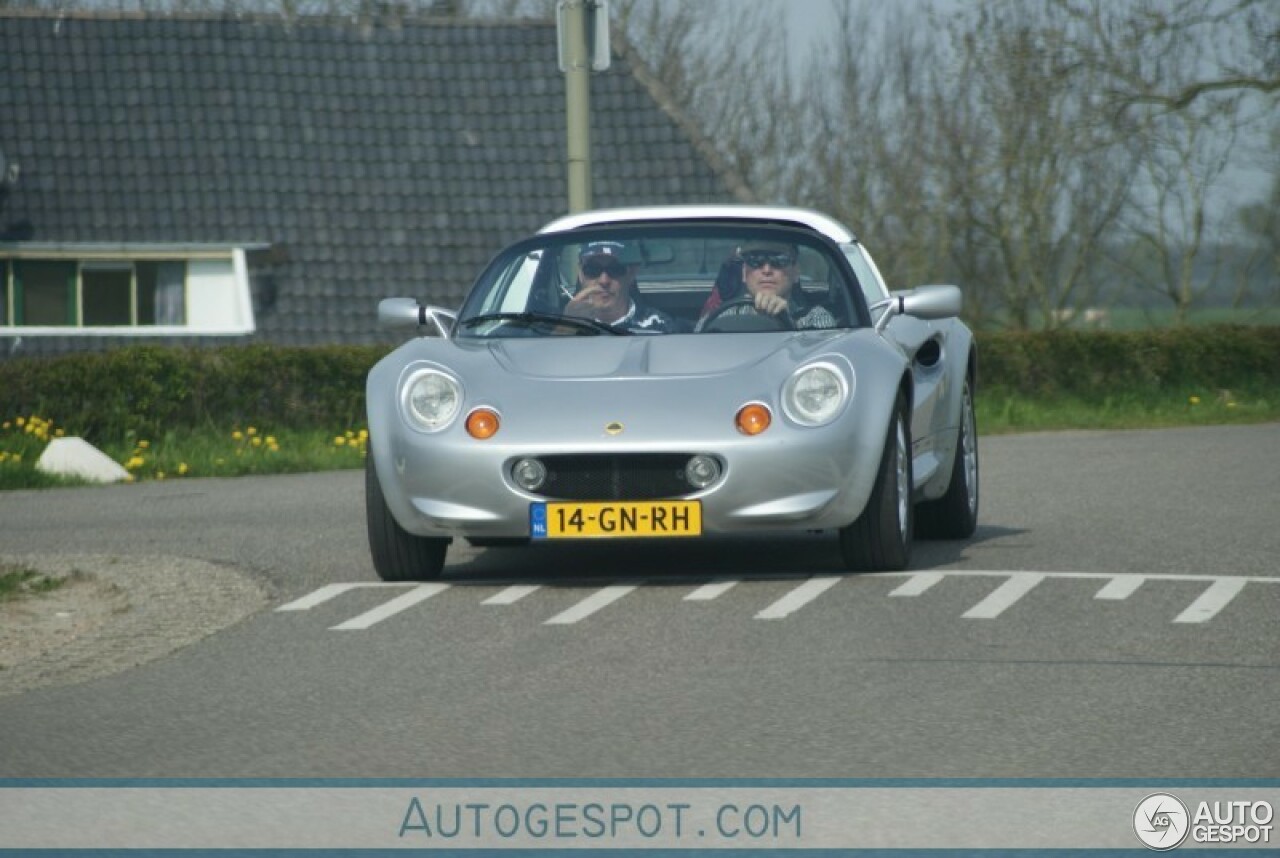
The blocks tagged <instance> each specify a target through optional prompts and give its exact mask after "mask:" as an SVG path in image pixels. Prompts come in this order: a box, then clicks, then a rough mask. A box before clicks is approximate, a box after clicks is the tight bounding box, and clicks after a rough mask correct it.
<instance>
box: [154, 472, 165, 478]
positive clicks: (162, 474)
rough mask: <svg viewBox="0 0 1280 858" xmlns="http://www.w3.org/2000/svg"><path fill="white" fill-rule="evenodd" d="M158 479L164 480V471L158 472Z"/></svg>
mask: <svg viewBox="0 0 1280 858" xmlns="http://www.w3.org/2000/svg"><path fill="white" fill-rule="evenodd" d="M156 479H157V480H163V479H164V471H156Z"/></svg>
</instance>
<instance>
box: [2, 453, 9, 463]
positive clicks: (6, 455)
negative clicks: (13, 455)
mask: <svg viewBox="0 0 1280 858" xmlns="http://www.w3.org/2000/svg"><path fill="white" fill-rule="evenodd" d="M8 458H9V454H8V453H6V452H5V451H4V450H0V462H4V460H5V459H8Z"/></svg>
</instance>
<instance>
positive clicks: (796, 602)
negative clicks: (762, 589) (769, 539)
mask: <svg viewBox="0 0 1280 858" xmlns="http://www.w3.org/2000/svg"><path fill="white" fill-rule="evenodd" d="M839 583H840V577H839V576H837V575H825V576H818V577H813V578H810V579H809V580H808V581H805V582H804V583H803V584H801V585H800V586H799V587H796V588H795V589H794V590H792V591H791V592H790V593H788V594H787V595H785V596H783V597H782V598H781V599H779V600H778V601H776V602H774V603H773V604H772V605H770V606H769V607H767V608H765V609H764V610H763V611H761V612H760V613H758V614H756V619H757V620H780V619H782V618H783V617H786V616H789V615H791V614H794V613H795V612H796V611H798V610H800V609H801V608H803V607H804V606H805V605H807V604H809V603H810V602H812V601H813V600H814V599H816V598H818V597H819V596H821V595H822V594H823V593H825V592H827V591H828V590H830V589H831V588H832V587H834V586H835V585H836V584H839Z"/></svg>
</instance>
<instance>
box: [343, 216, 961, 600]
mask: <svg viewBox="0 0 1280 858" xmlns="http://www.w3.org/2000/svg"><path fill="white" fill-rule="evenodd" d="M960 304H961V299H960V292H959V290H958V289H957V288H956V287H954V286H921V287H919V288H916V289H912V290H909V291H903V292H889V291H888V290H887V289H886V287H885V284H884V281H883V279H882V278H881V276H880V273H879V271H878V270H877V269H876V266H875V263H874V262H873V261H872V259H871V256H870V255H869V254H868V253H867V251H866V249H865V248H863V246H862V245H861V244H860V243H859V242H858V240H857V239H856V238H855V237H854V235H853V233H852V232H851V231H850V230H849V229H848V228H846V227H845V226H843V225H841V224H840V223H838V222H836V221H834V220H832V219H831V218H829V217H827V216H825V215H822V214H819V213H817V212H813V211H807V210H801V209H788V208H773V207H759V206H749V207H747V206H679V207H659V208H637V209H618V210H611V211H596V212H589V213H585V214H577V215H571V216H568V217H564V218H561V219H559V220H556V221H554V222H553V223H551V224H548V225H547V226H546V227H544V228H543V229H542V230H541V231H540V232H539V233H538V234H537V235H535V236H533V237H532V238H528V239H526V240H524V241H521V242H519V243H517V244H514V245H512V246H511V247H509V248H507V249H506V250H504V251H503V252H502V253H500V254H499V255H498V256H497V257H496V258H495V259H494V260H493V261H492V262H491V263H490V264H489V266H488V268H486V269H485V271H484V272H483V273H482V274H481V275H480V278H479V279H478V280H477V281H476V283H475V286H474V287H473V288H472V289H471V291H470V293H469V295H468V296H467V298H466V300H465V301H464V302H463V305H462V307H461V309H460V310H458V311H457V312H456V313H455V312H453V311H450V310H445V309H443V308H439V307H428V306H421V305H420V304H418V302H416V301H415V300H413V299H411V298H390V299H387V300H385V301H383V302H382V303H381V304H380V305H379V308H378V310H379V317H380V319H381V320H382V321H383V323H384V324H388V325H392V326H403V327H404V328H406V329H411V330H412V331H414V332H415V333H416V334H417V335H418V336H416V337H415V338H413V339H411V340H410V341H408V342H406V343H405V344H404V345H402V346H400V347H399V348H397V349H396V350H395V351H393V352H392V353H391V354H389V355H388V356H387V357H386V358H384V359H383V360H381V361H380V362H379V363H378V364H377V365H376V366H375V367H374V368H373V369H372V370H371V371H370V373H369V379H368V391H367V393H368V416H369V439H370V440H369V454H368V459H367V465H366V486H367V507H368V527H369V546H370V549H371V552H372V555H373V564H374V568H375V569H376V570H377V573H378V575H379V576H381V577H382V578H384V579H386V580H390V581H405V580H424V579H431V578H435V577H438V576H439V575H440V574H441V572H442V570H443V567H444V562H445V552H446V550H447V548H448V545H449V543H450V542H451V541H452V540H453V539H455V538H458V537H464V538H466V539H467V540H468V541H470V542H471V543H473V544H476V545H498V544H523V543H527V542H538V541H541V540H563V539H622V540H628V539H642V538H669V539H675V538H687V537H699V536H703V535H709V534H733V533H744V532H766V531H787V530H792V531H795V530H802V531H814V530H821V531H830V532H833V533H834V534H837V535H838V539H839V544H840V549H841V555H842V557H843V559H844V562H845V565H846V566H847V567H848V568H849V569H852V570H891V569H902V568H905V567H906V566H907V564H908V561H909V559H910V554H911V544H912V539H913V536H914V535H915V534H919V535H923V536H932V537H941V538H952V539H957V538H964V537H967V536H969V535H971V534H972V533H973V531H974V528H975V526H976V523H977V515H978V447H977V435H976V432H975V424H974V412H973V392H974V383H975V371H976V354H975V350H974V342H973V338H972V336H971V334H970V331H969V329H968V328H967V327H966V326H965V325H964V324H963V323H962V322H961V321H960V320H959V319H958V318H957V315H958V313H959V311H960Z"/></svg>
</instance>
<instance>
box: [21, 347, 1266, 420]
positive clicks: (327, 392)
mask: <svg viewBox="0 0 1280 858" xmlns="http://www.w3.org/2000/svg"><path fill="white" fill-rule="evenodd" d="M978 349H979V358H978V380H979V396H981V391H982V390H984V389H985V390H989V391H1000V392H1004V393H1010V394H1015V395H1022V396H1026V397H1028V398H1043V397H1058V396H1072V397H1077V398H1080V399H1083V400H1086V401H1087V400H1090V399H1094V398H1097V399H1102V398H1103V397H1106V396H1109V395H1112V394H1116V393H1149V392H1158V391H1160V390H1164V389H1172V390H1177V391H1184V390H1194V389H1201V390H1205V391H1212V390H1218V389H1223V388H1226V389H1253V390H1257V389H1269V388H1275V389H1280V327H1274V326H1273V327H1254V326H1230V327H1203V328H1202V327H1195V328H1179V329H1161V330H1150V331H1133V332H1116V333H1109V332H1096V331H1095V332H1081V331H1062V332H1053V333H1043V332H1041V333H983V334H979V336H978ZM386 352H387V347H386V346H368V347H336V346H335V347H313V348H286V347H277V346H265V345H255V346H243V347H228V348H219V349H183V348H161V347H156V346H131V347H125V348H120V349H115V350H112V351H107V352H101V353H83V354H73V355H67V356H64V357H57V358H18V359H9V360H3V361H0V419H8V418H10V417H17V416H30V415H37V416H40V417H43V418H45V419H51V420H54V421H56V422H57V424H58V425H59V426H62V427H64V428H65V429H66V430H67V431H68V432H74V433H76V434H81V435H84V436H86V437H91V438H104V437H106V438H112V437H127V436H128V435H129V433H136V434H138V435H140V436H147V435H149V436H160V435H162V434H163V433H164V432H165V431H167V430H181V429H183V428H191V427H205V426H211V427H216V428H226V427H229V426H232V425H247V424H256V425H259V426H271V427H273V428H276V429H284V428H289V429H316V428H327V427H339V426H341V427H346V426H355V425H361V424H363V422H364V380H365V375H366V374H367V373H368V371H369V368H370V367H371V366H373V364H374V363H375V362H376V361H377V360H378V359H379V358H380V357H382V355H384V354H385V353H386Z"/></svg>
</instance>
